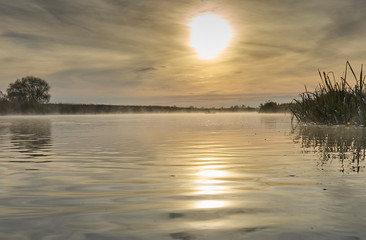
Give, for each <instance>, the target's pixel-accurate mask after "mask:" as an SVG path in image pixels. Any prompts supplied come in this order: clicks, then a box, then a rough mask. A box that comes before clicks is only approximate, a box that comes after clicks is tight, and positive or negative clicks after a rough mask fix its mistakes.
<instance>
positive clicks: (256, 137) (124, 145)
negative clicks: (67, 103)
mask: <svg viewBox="0 0 366 240" xmlns="http://www.w3.org/2000/svg"><path fill="white" fill-rule="evenodd" d="M295 125H296V124H293V123H291V116H290V115H285V114H257V113H237V114H221V113H220V114H125V115H83V116H82V115H80V116H61V115H60V116H16V117H11V116H4V117H0V239H19V240H23V239H37V240H38V239H47V240H48V239H52V240H55V239H75V240H76V239H77V240H79V239H93V240H94V239H107V240H110V239H128V240H135V239H136V240H137V239H138V240H145V239H149V240H150V239H154V240H155V239H159V240H160V239H162V240H169V239H170V240H171V239H180V240H193V239H196V240H198V239H220V240H221V239H281V240H282V239H366V223H365V222H366V187H365V182H366V175H365V160H364V159H365V148H366V130H365V129H363V128H358V127H345V126H332V127H326V126H311V125H310V126H306V125H298V126H295Z"/></svg>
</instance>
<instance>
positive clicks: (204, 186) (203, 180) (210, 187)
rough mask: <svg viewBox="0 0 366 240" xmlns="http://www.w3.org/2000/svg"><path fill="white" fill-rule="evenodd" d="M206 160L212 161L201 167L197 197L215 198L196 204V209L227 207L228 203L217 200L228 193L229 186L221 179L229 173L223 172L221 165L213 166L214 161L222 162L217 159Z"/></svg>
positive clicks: (197, 174)
mask: <svg viewBox="0 0 366 240" xmlns="http://www.w3.org/2000/svg"><path fill="white" fill-rule="evenodd" d="M204 160H206V161H207V160H210V164H203V165H201V166H200V171H199V172H197V173H196V176H197V178H198V179H197V180H196V183H197V187H196V190H197V192H196V193H195V194H197V195H206V197H205V198H208V197H210V196H212V197H215V200H213V199H207V200H206V199H205V200H201V201H198V202H197V203H196V204H195V208H221V207H224V206H226V205H227V203H226V201H221V200H216V199H217V197H218V196H220V195H222V194H224V193H226V192H227V186H226V185H225V182H226V181H225V180H221V179H220V178H223V177H225V176H226V175H227V174H228V172H227V171H224V170H222V168H223V166H222V165H220V164H217V163H216V164H213V162H212V161H213V160H214V161H216V160H222V159H216V158H208V157H205V158H204Z"/></svg>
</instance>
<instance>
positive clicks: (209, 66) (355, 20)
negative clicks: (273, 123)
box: [0, 0, 366, 105]
mask: <svg viewBox="0 0 366 240" xmlns="http://www.w3.org/2000/svg"><path fill="white" fill-rule="evenodd" d="M365 5H366V3H364V2H363V1H362V0H349V1H343V0H324V1H318V0H306V1H305V0H300V1H299V0H278V1H275V2H273V1H271V0H247V1H241V0H225V1H224V0H212V1H206V0H203V1H196V0H182V1H166V0H154V1H153V3H152V1H148V0H139V1H135V0H80V1H73V0H63V1H58V0H56V1H48V0H14V1H2V2H0V18H1V19H2V21H0V44H1V46H2V48H1V49H0V64H1V66H2V71H1V72H0V89H4V88H6V86H7V85H8V84H9V82H10V81H14V80H15V79H17V78H20V77H23V76H26V75H35V76H39V77H42V78H45V79H47V80H48V81H50V83H51V86H52V92H51V94H52V95H53V96H55V97H57V99H58V101H63V99H64V100H65V101H66V100H67V99H73V100H75V101H76V100H77V99H81V98H80V95H82V94H85V95H87V96H88V98H87V99H89V100H90V101H91V100H92V99H93V98H94V99H111V100H108V101H114V102H115V103H121V104H123V103H124V101H127V100H126V99H133V100H129V101H130V102H131V101H135V102H139V103H141V102H143V101H148V100H149V101H150V100H151V101H157V102H161V103H164V102H172V104H173V105H174V101H176V102H177V103H176V104H178V102H179V103H180V104H184V102H186V103H188V102H192V101H193V100H192V101H191V100H189V98H190V97H191V98H192V99H195V102H196V103H197V104H199V103H200V102H201V103H202V104H206V102H215V103H216V104H218V105H220V102H222V104H229V102H230V101H232V102H235V101H236V100H235V99H238V97H237V96H238V95H243V96H245V97H243V98H240V99H241V101H243V104H246V103H245V98H247V99H249V97H250V95H251V94H253V95H257V96H266V95H268V96H278V95H279V94H280V95H281V94H282V95H284V96H287V95H296V94H297V93H298V92H301V91H302V90H303V85H304V84H307V85H308V86H309V87H310V88H311V86H315V85H316V84H317V82H318V78H317V69H318V68H321V69H324V71H328V70H329V71H330V70H337V69H341V70H340V71H342V70H343V67H344V62H345V61H346V60H351V62H352V60H354V61H355V63H356V64H358V62H359V61H361V60H362V59H363V57H364V55H365V51H366V50H363V49H364V48H363V44H364V42H365V40H366V33H364V31H363V29H365V27H366V26H365V25H366V21H365V20H366V19H365V18H366V17H365V15H364V14H363V12H362V11H363V9H365V7H366V6H365ZM206 12H214V13H217V14H221V15H222V16H223V17H224V18H225V19H227V20H228V22H229V23H230V24H232V26H233V29H234V36H235V37H234V39H233V40H232V43H231V45H230V46H229V47H228V49H227V50H226V51H225V52H224V53H222V55H221V57H220V58H218V59H216V60H213V61H203V60H200V59H197V58H196V57H195V55H196V53H195V52H194V50H193V49H192V48H191V47H190V46H189V45H188V40H189V27H188V23H189V21H190V18H191V17H193V16H194V15H196V14H199V13H206ZM162 66H164V67H162ZM328 68H330V69H328ZM212 93H214V97H210V94H212ZM73 94H74V95H73ZM78 95H79V96H78ZM63 96H67V97H64V98H63ZM174 96H187V97H182V98H179V97H176V98H174ZM189 96H190V97H189ZM202 96H206V97H202ZM220 96H221V97H220ZM222 96H228V97H224V98H223V97H222ZM229 96H232V97H229ZM164 98H165V99H167V101H164ZM118 99H120V100H118ZM138 99H140V100H138ZM153 99H157V100H153ZM81 100H82V99H81ZM106 101H107V100H106ZM248 101H249V100H248ZM146 104H148V102H147V103H146ZM235 104H239V103H235Z"/></svg>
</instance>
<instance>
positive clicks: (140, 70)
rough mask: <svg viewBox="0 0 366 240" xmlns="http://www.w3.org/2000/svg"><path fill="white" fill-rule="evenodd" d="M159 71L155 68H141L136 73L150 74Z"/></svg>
mask: <svg viewBox="0 0 366 240" xmlns="http://www.w3.org/2000/svg"><path fill="white" fill-rule="evenodd" d="M156 70H157V69H156V68H154V67H144V68H139V69H137V70H136V72H150V71H156Z"/></svg>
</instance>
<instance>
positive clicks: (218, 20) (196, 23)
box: [190, 14, 233, 59]
mask: <svg viewBox="0 0 366 240" xmlns="http://www.w3.org/2000/svg"><path fill="white" fill-rule="evenodd" d="M190 27H191V39H190V46H192V47H193V48H194V49H195V50H196V51H197V54H198V57H199V58H203V59H212V58H215V57H217V55H218V54H219V53H221V52H222V51H223V50H224V49H225V48H226V47H227V46H228V45H229V43H230V40H231V38H232V35H233V31H232V29H231V27H230V25H229V24H228V23H227V21H226V20H225V19H223V18H222V17H221V16H219V15H216V14H205V15H200V16H197V17H195V18H193V19H192V22H191V24H190Z"/></svg>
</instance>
